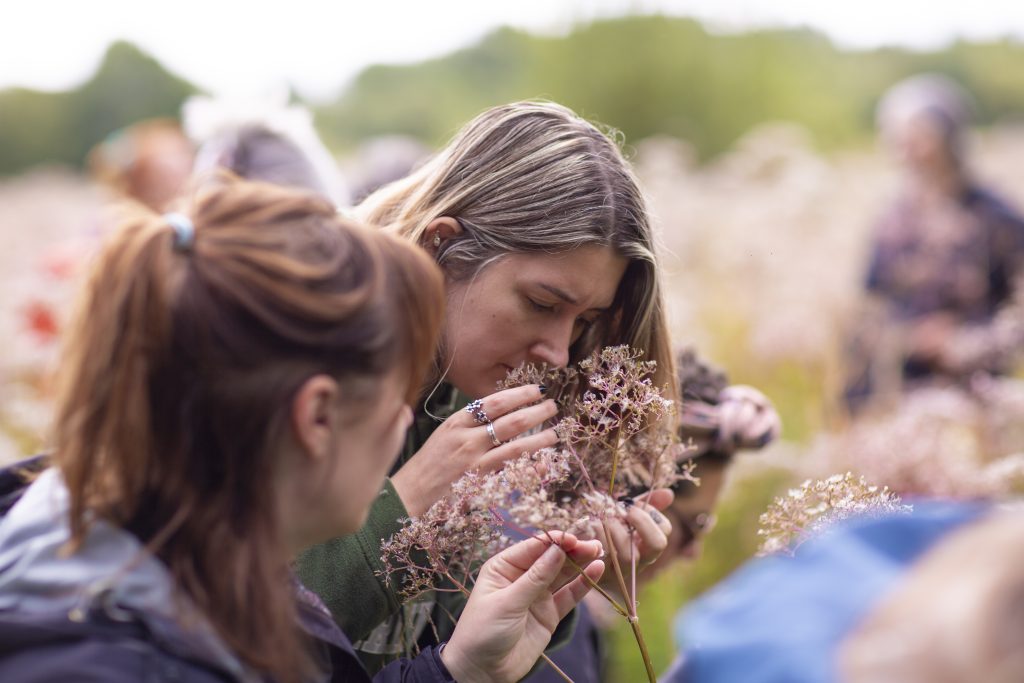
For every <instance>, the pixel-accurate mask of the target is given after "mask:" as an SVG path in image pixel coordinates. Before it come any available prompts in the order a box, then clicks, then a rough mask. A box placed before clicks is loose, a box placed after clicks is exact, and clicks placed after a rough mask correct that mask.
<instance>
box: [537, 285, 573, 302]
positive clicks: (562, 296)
mask: <svg viewBox="0 0 1024 683" xmlns="http://www.w3.org/2000/svg"><path fill="white" fill-rule="evenodd" d="M540 288H541V289H545V290H547V291H549V292H551V293H552V294H554V295H555V296H557V297H558V298H559V299H561V300H562V301H564V302H565V303H567V304H573V305H574V306H575V305H576V304H578V303H579V300H578V299H577V298H576V297H574V296H572V295H571V294H569V293H567V292H566V291H564V290H561V289H559V288H558V287H555V286H553V285H546V284H544V283H540Z"/></svg>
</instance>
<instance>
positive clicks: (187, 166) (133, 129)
mask: <svg viewBox="0 0 1024 683" xmlns="http://www.w3.org/2000/svg"><path fill="white" fill-rule="evenodd" d="M193 159H194V149H193V147H192V143H191V142H190V141H189V139H188V137H187V136H186V135H185V133H184V132H183V131H182V129H181V126H179V125H178V123H177V122H176V121H174V120H172V119H150V120H146V121H140V122H138V123H135V124H132V125H130V126H127V127H125V128H122V129H120V130H118V131H116V132H114V133H111V134H110V135H108V136H107V138H106V139H105V140H104V141H103V142H101V143H99V144H98V145H96V146H95V147H94V148H93V149H92V151H91V152H89V170H90V171H91V173H92V175H93V177H94V178H95V179H96V180H98V181H99V182H100V183H101V184H103V185H104V186H106V187H108V188H110V189H111V190H113V191H114V192H115V193H116V194H117V195H120V196H122V197H129V198H131V199H134V200H136V201H138V202H141V203H142V204H144V205H146V206H147V207H149V208H150V209H152V210H153V211H163V210H165V209H166V208H167V207H168V206H169V205H170V203H171V202H172V201H173V200H174V199H176V198H177V197H178V195H179V194H181V192H182V191H183V190H184V189H185V186H186V184H187V183H188V180H189V178H190V176H191V174H192V163H193Z"/></svg>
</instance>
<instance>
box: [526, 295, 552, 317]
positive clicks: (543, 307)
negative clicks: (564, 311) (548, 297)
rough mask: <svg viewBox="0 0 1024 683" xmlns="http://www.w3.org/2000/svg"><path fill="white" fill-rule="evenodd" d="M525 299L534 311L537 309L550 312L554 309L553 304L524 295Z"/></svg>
mask: <svg viewBox="0 0 1024 683" xmlns="http://www.w3.org/2000/svg"><path fill="white" fill-rule="evenodd" d="M526 300H527V301H528V302H530V308H532V309H533V310H535V311H539V312H541V313H551V312H553V311H554V310H555V307H554V306H548V305H547V304H542V303H540V302H539V301H536V300H534V299H531V298H530V297H526Z"/></svg>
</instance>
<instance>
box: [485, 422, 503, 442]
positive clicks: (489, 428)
mask: <svg viewBox="0 0 1024 683" xmlns="http://www.w3.org/2000/svg"><path fill="white" fill-rule="evenodd" d="M487 436H489V437H491V443H493V444H494V445H495V447H497V446H501V445H502V440H501V439H499V438H498V435H497V434H495V433H494V423H493V422H488V423H487Z"/></svg>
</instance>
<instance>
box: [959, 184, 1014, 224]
mask: <svg viewBox="0 0 1024 683" xmlns="http://www.w3.org/2000/svg"><path fill="white" fill-rule="evenodd" d="M964 204H965V205H966V206H967V207H968V208H969V209H970V210H971V211H973V212H974V213H976V214H981V215H983V216H984V218H985V219H987V222H989V223H991V224H995V225H1001V226H1009V227H1012V228H1015V229H1017V230H1024V217H1022V216H1021V213H1020V212H1019V211H1018V210H1017V209H1016V208H1015V207H1014V206H1013V205H1012V204H1011V203H1010V202H1009V201H1007V200H1006V199H1004V198H1003V197H1002V196H1000V195H998V194H996V193H995V192H993V191H992V190H990V189H988V188H985V187H981V186H978V185H972V186H971V187H969V188H968V189H967V191H966V193H965V195H964Z"/></svg>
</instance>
